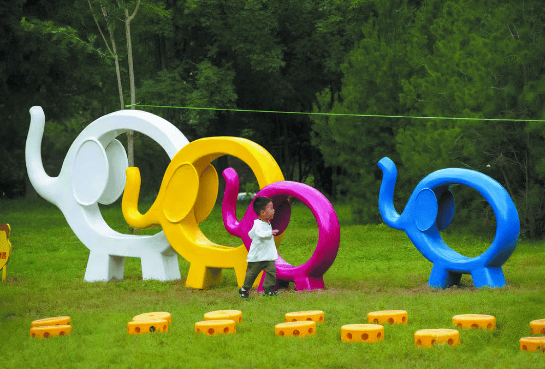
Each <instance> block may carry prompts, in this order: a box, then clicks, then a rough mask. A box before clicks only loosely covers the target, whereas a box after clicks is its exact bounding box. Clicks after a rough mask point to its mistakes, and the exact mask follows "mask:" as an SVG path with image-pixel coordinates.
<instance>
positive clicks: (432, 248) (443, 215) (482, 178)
mask: <svg viewBox="0 0 545 369" xmlns="http://www.w3.org/2000/svg"><path fill="white" fill-rule="evenodd" d="M378 166H379V167H380V169H381V170H382V172H383V179H382V184H381V187H380V194H379V210H380V214H381V216H382V219H384V222H385V223H386V224H387V225H388V226H390V227H392V228H396V229H402V230H404V231H405V232H406V233H407V235H408V236H409V238H410V240H411V241H412V243H413V244H414V245H415V246H416V248H417V249H418V250H419V251H420V252H421V253H422V255H424V257H426V258H427V259H428V260H429V261H431V262H432V263H433V267H432V271H431V275H430V278H429V281H428V285H429V286H432V287H436V288H447V287H450V286H452V285H455V284H459V283H460V279H461V277H462V274H471V276H472V278H473V283H474V285H475V287H491V288H495V287H503V286H505V277H504V275H503V271H502V265H503V264H504V263H505V262H506V261H507V259H509V257H510V256H511V254H512V253H513V251H514V250H515V247H516V245H517V241H518V237H519V232H520V222H519V216H518V212H517V208H516V207H515V204H514V203H513V200H512V199H511V197H510V196H509V194H508V193H507V191H506V190H505V189H504V188H503V187H502V186H501V185H500V184H499V183H498V182H497V181H495V180H494V179H492V178H490V177H489V176H487V175H485V174H483V173H480V172H477V171H474V170H468V169H460V168H448V169H441V170H438V171H435V172H433V173H431V174H429V175H428V176H426V177H425V178H424V179H423V180H422V181H420V183H419V184H418V185H417V186H416V188H415V189H414V191H413V193H412V195H411V197H410V198H409V201H408V202H407V205H406V206H405V209H404V211H403V213H402V214H401V215H400V214H398V213H397V212H396V210H395V207H394V202H393V195H394V187H395V182H396V179H397V169H396V166H395V164H394V162H393V161H392V160H391V159H390V158H388V157H384V158H382V159H381V160H380V161H379V162H378ZM452 184H462V185H466V186H469V187H472V188H474V189H476V190H477V191H479V193H480V194H481V195H482V196H483V197H484V198H485V199H486V200H487V201H488V203H489V204H490V206H491V207H492V209H493V210H494V215H495V216H496V222H497V227H496V236H495V238H494V240H493V242H492V244H491V245H490V246H489V247H488V249H487V250H486V251H485V252H483V253H482V254H481V255H479V256H477V257H467V256H464V255H461V254H459V253H458V252H456V251H454V250H452V249H451V248H449V247H448V246H447V244H446V243H445V242H444V241H443V239H442V237H441V234H440V233H439V231H440V230H443V229H445V228H446V227H448V225H449V224H450V223H451V222H452V219H453V217H454V208H455V206H454V196H453V195H452V192H450V190H449V186H450V185H452Z"/></svg>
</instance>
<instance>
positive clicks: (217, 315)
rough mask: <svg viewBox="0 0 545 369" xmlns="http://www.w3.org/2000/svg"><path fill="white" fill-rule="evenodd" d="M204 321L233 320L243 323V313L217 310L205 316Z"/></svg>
mask: <svg viewBox="0 0 545 369" xmlns="http://www.w3.org/2000/svg"><path fill="white" fill-rule="evenodd" d="M204 320H233V321H234V322H235V323H242V311H240V310H216V311H210V312H208V313H206V314H204Z"/></svg>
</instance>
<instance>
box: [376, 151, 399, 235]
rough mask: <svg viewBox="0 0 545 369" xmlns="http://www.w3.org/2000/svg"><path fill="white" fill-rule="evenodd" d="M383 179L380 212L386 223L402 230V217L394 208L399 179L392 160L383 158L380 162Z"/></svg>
mask: <svg viewBox="0 0 545 369" xmlns="http://www.w3.org/2000/svg"><path fill="white" fill-rule="evenodd" d="M378 166H379V167H380V169H381V170H382V173H383V179H382V184H381V186H380V192H379V210H380V214H381V215H382V219H384V222H385V223H386V224H387V225H388V226H390V227H392V228H396V229H401V228H402V226H401V225H400V218H401V217H400V215H399V213H398V212H397V211H396V209H395V207H394V188H395V183H396V179H397V169H396V166H395V164H394V162H393V161H392V160H391V159H390V158H382V159H381V160H380V161H379V162H378Z"/></svg>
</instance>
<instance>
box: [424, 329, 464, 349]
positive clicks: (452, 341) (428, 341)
mask: <svg viewBox="0 0 545 369" xmlns="http://www.w3.org/2000/svg"><path fill="white" fill-rule="evenodd" d="M414 343H415V345H417V346H419V347H432V346H433V344H436V345H442V344H444V343H447V344H449V345H450V346H452V347H456V346H458V345H459V344H460V332H458V331H457V330H456V329H421V330H419V331H416V332H415V333H414Z"/></svg>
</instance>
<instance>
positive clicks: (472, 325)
mask: <svg viewBox="0 0 545 369" xmlns="http://www.w3.org/2000/svg"><path fill="white" fill-rule="evenodd" d="M471 328H479V325H477V324H471Z"/></svg>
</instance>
